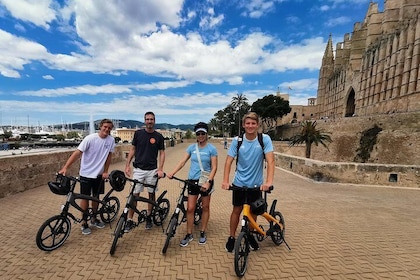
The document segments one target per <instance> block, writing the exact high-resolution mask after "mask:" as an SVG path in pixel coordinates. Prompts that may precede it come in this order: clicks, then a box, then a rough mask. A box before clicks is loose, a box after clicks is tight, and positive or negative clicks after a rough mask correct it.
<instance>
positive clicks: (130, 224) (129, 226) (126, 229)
mask: <svg viewBox="0 0 420 280" xmlns="http://www.w3.org/2000/svg"><path fill="white" fill-rule="evenodd" d="M133 228H134V222H133V220H128V221H127V223H125V227H124V232H130V231H131V230H132V229H133Z"/></svg>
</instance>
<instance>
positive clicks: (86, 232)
mask: <svg viewBox="0 0 420 280" xmlns="http://www.w3.org/2000/svg"><path fill="white" fill-rule="evenodd" d="M91 233H92V231H91V230H90V228H89V226H88V225H87V224H84V225H82V234H83V235H89V234H91Z"/></svg>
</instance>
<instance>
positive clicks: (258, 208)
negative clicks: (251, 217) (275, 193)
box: [251, 198, 267, 215]
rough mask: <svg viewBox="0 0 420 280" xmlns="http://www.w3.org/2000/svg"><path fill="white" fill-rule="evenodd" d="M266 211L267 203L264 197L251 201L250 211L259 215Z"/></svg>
mask: <svg viewBox="0 0 420 280" xmlns="http://www.w3.org/2000/svg"><path fill="white" fill-rule="evenodd" d="M265 211H267V203H266V202H265V199H264V198H259V199H257V200H255V201H254V202H252V203H251V212H252V213H254V214H255V215H261V214H263V213H264V212H265Z"/></svg>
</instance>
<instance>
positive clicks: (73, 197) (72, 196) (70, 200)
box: [61, 186, 114, 222]
mask: <svg viewBox="0 0 420 280" xmlns="http://www.w3.org/2000/svg"><path fill="white" fill-rule="evenodd" d="M113 191H114V189H112V188H111V189H110V190H109V191H108V192H107V193H106V195H105V196H104V197H103V198H102V199H98V198H96V197H94V196H90V195H85V194H80V193H75V192H74V186H72V188H71V190H70V192H69V193H68V194H67V199H66V203H65V204H64V205H62V207H61V208H62V211H61V214H62V215H68V216H69V217H70V218H72V219H73V220H74V221H77V222H81V221H82V218H81V219H78V218H76V217H75V216H74V215H73V214H72V213H71V212H69V209H70V205H71V206H73V207H74V208H75V209H77V210H79V211H80V212H85V210H83V209H82V208H81V207H80V205H79V204H77V202H76V201H77V200H78V199H86V200H89V201H95V202H97V203H98V204H100V205H104V204H105V203H104V201H106V199H107V198H108V197H110V195H111V193H112V192H113ZM88 209H89V208H88ZM98 209H99V207H98ZM88 217H90V215H89V216H88Z"/></svg>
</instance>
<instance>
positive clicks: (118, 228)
mask: <svg viewBox="0 0 420 280" xmlns="http://www.w3.org/2000/svg"><path fill="white" fill-rule="evenodd" d="M124 226H125V217H124V216H121V217H120V219H119V220H118V223H117V226H116V227H115V230H114V239H113V240H112V245H111V249H110V250H109V254H110V255H111V256H112V255H114V253H115V249H116V248H117V242H118V238H120V237H122V236H123V234H124Z"/></svg>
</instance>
